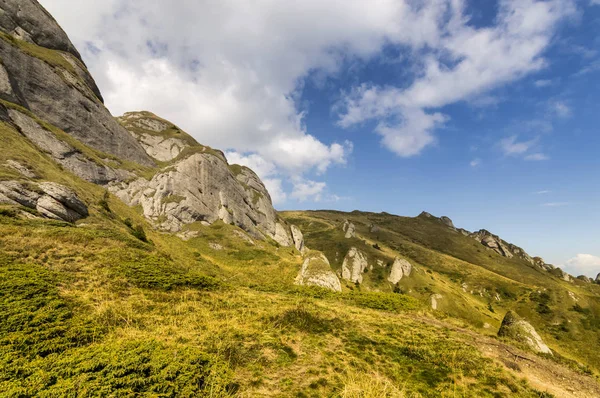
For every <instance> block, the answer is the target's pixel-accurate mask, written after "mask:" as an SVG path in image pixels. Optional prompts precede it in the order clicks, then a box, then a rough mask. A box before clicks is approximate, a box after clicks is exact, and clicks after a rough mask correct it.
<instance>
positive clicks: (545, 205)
mask: <svg viewBox="0 0 600 398" xmlns="http://www.w3.org/2000/svg"><path fill="white" fill-rule="evenodd" d="M569 204H570V203H569V202H549V203H542V206H543V207H563V206H568V205H569Z"/></svg>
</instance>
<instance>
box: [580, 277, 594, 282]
mask: <svg viewBox="0 0 600 398" xmlns="http://www.w3.org/2000/svg"><path fill="white" fill-rule="evenodd" d="M577 279H578V280H580V281H582V282H585V283H593V282H594V280H593V279H592V278H588V277H587V276H585V275H579V276H578V277H577Z"/></svg>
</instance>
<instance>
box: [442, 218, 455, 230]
mask: <svg viewBox="0 0 600 398" xmlns="http://www.w3.org/2000/svg"><path fill="white" fill-rule="evenodd" d="M440 221H441V222H442V223H443V224H444V225H446V226H447V227H450V228H452V229H455V228H454V223H453V222H452V220H451V219H450V217H446V216H442V217H440Z"/></svg>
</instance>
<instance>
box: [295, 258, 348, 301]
mask: <svg viewBox="0 0 600 398" xmlns="http://www.w3.org/2000/svg"><path fill="white" fill-rule="evenodd" d="M295 284H296V285H302V286H319V287H323V288H325V289H330V290H333V291H335V292H341V291H342V285H341V284H340V280H339V279H338V277H337V275H336V274H335V272H333V270H332V269H331V265H330V264H329V260H327V257H325V255H324V254H323V253H319V252H311V253H310V254H308V255H307V256H306V258H305V260H304V263H303V264H302V268H301V269H300V272H299V273H298V276H297V277H296V281H295Z"/></svg>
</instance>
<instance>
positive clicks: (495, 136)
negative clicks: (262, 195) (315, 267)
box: [40, 0, 600, 277]
mask: <svg viewBox="0 0 600 398" xmlns="http://www.w3.org/2000/svg"><path fill="white" fill-rule="evenodd" d="M40 2H41V4H42V5H43V6H45V7H46V8H47V9H48V10H49V11H50V12H51V13H52V14H53V16H54V17H55V18H56V19H57V21H58V22H59V23H60V24H61V26H62V27H63V28H64V30H65V31H66V32H67V34H68V35H69V36H70V38H71V40H72V41H73V42H74V44H75V45H76V46H77V48H78V49H79V50H80V52H81V54H82V57H83V59H84V61H85V62H86V64H87V65H88V67H89V69H90V70H91V72H92V74H93V76H94V77H95V79H96V81H97V83H98V85H99V87H100V89H101V91H102V93H103V95H104V99H105V102H106V106H107V107H108V108H109V109H110V111H111V112H112V113H113V114H114V115H116V116H118V115H121V114H123V113H125V112H128V111H135V110H149V111H152V112H154V113H156V114H157V115H159V116H161V117H163V118H166V119H168V120H170V121H172V122H173V123H175V124H177V125H178V126H179V127H181V128H182V129H184V130H185V131H187V132H188V133H190V134H191V135H193V136H194V137H195V138H196V139H197V140H198V141H199V142H200V143H202V144H205V145H210V146H213V147H215V148H219V149H222V150H224V151H225V152H226V155H227V158H228V160H229V162H230V163H240V164H244V165H247V166H249V167H251V168H252V169H254V170H255V171H256V172H257V173H258V174H259V175H260V177H261V178H262V179H263V181H264V182H265V185H266V186H267V188H268V190H269V192H270V194H271V196H272V198H273V202H274V204H275V206H276V208H278V209H280V210H286V209H338V210H345V211H351V210H355V209H357V210H364V211H374V212H380V211H386V212H388V213H393V214H398V215H405V216H416V215H417V214H419V213H420V212H421V211H423V210H425V211H428V212H430V213H432V214H435V215H438V216H442V215H446V216H449V217H450V218H452V219H453V220H454V223H455V225H457V226H459V227H463V228H466V229H468V230H473V231H474V230H479V229H482V228H485V229H487V230H489V231H492V232H493V233H495V234H498V235H500V236H501V237H502V238H503V239H505V240H507V241H509V242H512V243H515V244H517V245H519V246H522V247H523V248H525V250H526V251H527V252H529V253H530V254H531V255H537V256H541V257H543V258H544V259H545V260H546V261H547V262H549V263H552V264H555V265H559V266H562V267H564V268H565V269H566V270H567V271H568V272H570V273H572V274H574V275H580V274H585V275H588V276H591V277H595V276H596V274H597V273H598V272H600V183H599V182H600V179H599V175H600V131H599V130H600V127H599V126H600V117H599V116H598V114H599V111H600V84H599V81H600V0H537V1H536V0H498V1H494V0H490V1H485V2H482V1H475V0H471V1H467V0H435V1H422V0H303V1H301V2H298V1H281V0H254V1H247V0H202V1H197V0H179V1H176V2H173V1H168V0H152V1H143V2H141V1H133V0H104V1H102V2H98V1H95V0H79V1H77V2H73V1H71V0H41V1H40Z"/></svg>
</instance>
